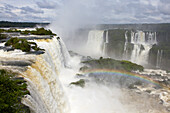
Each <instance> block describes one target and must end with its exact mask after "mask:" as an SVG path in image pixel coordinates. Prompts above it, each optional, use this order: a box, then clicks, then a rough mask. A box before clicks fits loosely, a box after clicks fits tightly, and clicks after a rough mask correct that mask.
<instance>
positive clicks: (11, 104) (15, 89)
mask: <svg viewBox="0 0 170 113" xmlns="http://www.w3.org/2000/svg"><path fill="white" fill-rule="evenodd" d="M26 88H27V85H26V83H25V82H24V80H16V79H15V74H13V73H9V72H7V71H5V70H0V113H21V112H22V113H24V110H23V107H24V105H23V104H21V98H22V97H23V96H24V95H26V94H28V93H29V92H28V91H27V89H26Z"/></svg>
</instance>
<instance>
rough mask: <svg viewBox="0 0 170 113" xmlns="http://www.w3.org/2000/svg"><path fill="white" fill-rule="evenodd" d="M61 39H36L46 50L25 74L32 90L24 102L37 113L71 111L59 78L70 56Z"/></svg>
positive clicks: (66, 112) (64, 112) (65, 112)
mask: <svg viewBox="0 0 170 113" xmlns="http://www.w3.org/2000/svg"><path fill="white" fill-rule="evenodd" d="M61 41H62V40H57V39H56V38H53V39H52V40H40V41H36V42H37V43H38V45H39V46H40V47H41V48H44V49H45V50H46V52H45V53H44V54H43V55H38V56H36V60H35V63H34V64H33V65H31V66H29V67H28V69H27V71H26V72H25V73H24V74H23V76H24V77H25V79H26V80H27V81H28V82H27V83H28V90H29V91H30V96H29V95H28V96H27V97H26V98H25V99H23V103H24V104H26V105H28V106H29V107H30V108H31V110H32V111H34V112H36V113H69V104H68V102H67V99H66V97H65V94H64V91H63V88H62V86H61V83H60V81H59V79H58V76H59V73H60V71H61V68H63V67H64V66H65V65H67V62H66V61H68V59H67V58H69V56H66V55H68V53H67V52H68V51H67V50H66V48H65V47H64V46H63V45H62V44H61Z"/></svg>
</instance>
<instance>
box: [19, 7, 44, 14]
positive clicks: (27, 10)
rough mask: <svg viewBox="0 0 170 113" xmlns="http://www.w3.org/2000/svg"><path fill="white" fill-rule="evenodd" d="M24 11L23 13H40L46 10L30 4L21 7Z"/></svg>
mask: <svg viewBox="0 0 170 113" xmlns="http://www.w3.org/2000/svg"><path fill="white" fill-rule="evenodd" d="M20 9H21V10H22V11H21V13H23V14H24V13H34V14H38V13H44V11H42V10H40V9H33V8H31V7H29V6H26V7H21V8H20Z"/></svg>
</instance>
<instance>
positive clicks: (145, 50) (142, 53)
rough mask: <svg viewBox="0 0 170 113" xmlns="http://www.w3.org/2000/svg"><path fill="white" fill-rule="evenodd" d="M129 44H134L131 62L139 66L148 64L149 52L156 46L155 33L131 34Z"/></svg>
mask: <svg viewBox="0 0 170 113" xmlns="http://www.w3.org/2000/svg"><path fill="white" fill-rule="evenodd" d="M131 43H132V44H134V47H133V50H132V54H131V58H130V60H131V61H132V62H135V63H137V64H141V65H147V64H148V55H149V50H150V49H151V48H152V45H154V44H156V43H157V41H156V33H152V32H147V33H145V32H143V31H137V32H131Z"/></svg>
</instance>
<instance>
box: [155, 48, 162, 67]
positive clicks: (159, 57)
mask: <svg viewBox="0 0 170 113" xmlns="http://www.w3.org/2000/svg"><path fill="white" fill-rule="evenodd" d="M162 54H163V50H161V51H159V50H158V52H157V57H156V68H160V67H161V62H162Z"/></svg>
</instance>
